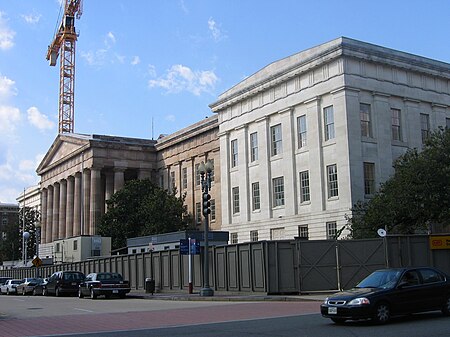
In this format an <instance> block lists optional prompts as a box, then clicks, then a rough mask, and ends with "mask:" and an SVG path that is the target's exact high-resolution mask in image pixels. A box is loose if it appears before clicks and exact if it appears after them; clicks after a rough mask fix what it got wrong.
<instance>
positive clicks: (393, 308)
mask: <svg viewBox="0 0 450 337" xmlns="http://www.w3.org/2000/svg"><path fill="white" fill-rule="evenodd" d="M432 310H442V312H443V313H444V315H446V316H449V315H450V277H449V276H448V275H446V274H445V273H443V272H442V271H439V270H437V269H436V268H430V267H423V268H394V269H381V270H377V271H375V272H373V273H372V274H370V275H369V276H367V277H366V278H365V279H364V280H362V281H361V282H360V283H359V284H358V285H357V286H356V287H355V288H352V289H350V290H347V291H343V292H339V293H336V294H334V295H332V296H330V297H327V298H326V299H325V301H324V303H323V304H322V305H321V306H320V311H321V313H322V316H323V317H327V318H330V319H331V320H332V321H333V322H335V323H338V324H339V323H344V322H345V321H346V320H360V319H373V320H374V321H375V322H377V323H387V322H388V321H389V319H390V318H391V316H394V315H402V314H410V313H416V312H424V311H432Z"/></svg>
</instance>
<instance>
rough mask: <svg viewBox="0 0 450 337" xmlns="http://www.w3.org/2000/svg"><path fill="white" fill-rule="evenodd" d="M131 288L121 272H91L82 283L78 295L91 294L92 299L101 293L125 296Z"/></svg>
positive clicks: (107, 296) (107, 295) (80, 296)
mask: <svg viewBox="0 0 450 337" xmlns="http://www.w3.org/2000/svg"><path fill="white" fill-rule="evenodd" d="M130 290H131V288H130V284H129V282H128V281H125V280H124V279H123V277H122V275H120V274H119V273H108V272H104V273H91V274H89V275H88V276H86V279H85V280H84V281H83V282H82V283H81V284H80V287H79V290H78V297H79V298H83V297H84V296H90V297H91V298H92V299H96V298H97V296H100V295H104V296H105V297H106V298H109V297H110V296H112V295H117V296H119V297H120V298H124V297H125V296H126V294H128V293H129V292H130Z"/></svg>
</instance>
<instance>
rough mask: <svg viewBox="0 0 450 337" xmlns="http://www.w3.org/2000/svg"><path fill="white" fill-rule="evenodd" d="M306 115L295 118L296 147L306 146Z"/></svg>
mask: <svg viewBox="0 0 450 337" xmlns="http://www.w3.org/2000/svg"><path fill="white" fill-rule="evenodd" d="M306 131H307V130H306V115H303V116H300V117H298V118H297V133H298V148H299V149H301V148H302V147H305V146H306V135H307V133H306Z"/></svg>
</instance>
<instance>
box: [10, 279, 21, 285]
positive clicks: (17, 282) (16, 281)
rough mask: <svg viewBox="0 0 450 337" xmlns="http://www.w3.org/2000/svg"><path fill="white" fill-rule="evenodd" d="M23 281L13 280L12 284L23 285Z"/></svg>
mask: <svg viewBox="0 0 450 337" xmlns="http://www.w3.org/2000/svg"><path fill="white" fill-rule="evenodd" d="M21 283H22V280H12V281H11V284H21Z"/></svg>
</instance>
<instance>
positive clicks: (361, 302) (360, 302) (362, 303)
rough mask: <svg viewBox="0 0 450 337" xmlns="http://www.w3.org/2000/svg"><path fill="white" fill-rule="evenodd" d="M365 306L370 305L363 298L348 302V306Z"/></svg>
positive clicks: (366, 299) (367, 300)
mask: <svg viewBox="0 0 450 337" xmlns="http://www.w3.org/2000/svg"><path fill="white" fill-rule="evenodd" d="M366 304H370V301H369V299H368V298H365V297H358V298H355V299H353V300H351V301H350V302H348V305H366Z"/></svg>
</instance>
